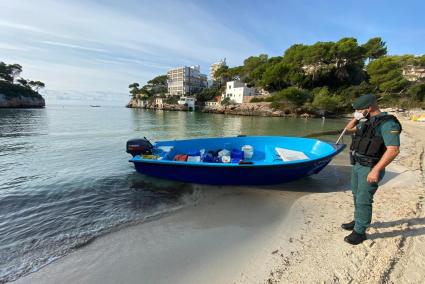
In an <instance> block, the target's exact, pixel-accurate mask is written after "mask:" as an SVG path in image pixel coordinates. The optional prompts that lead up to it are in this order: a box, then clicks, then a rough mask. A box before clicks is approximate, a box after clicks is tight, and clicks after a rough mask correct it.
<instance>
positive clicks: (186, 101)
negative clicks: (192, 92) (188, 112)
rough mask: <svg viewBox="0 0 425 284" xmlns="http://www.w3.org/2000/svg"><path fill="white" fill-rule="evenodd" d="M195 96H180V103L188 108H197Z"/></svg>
mask: <svg viewBox="0 0 425 284" xmlns="http://www.w3.org/2000/svg"><path fill="white" fill-rule="evenodd" d="M195 101H196V100H195V98H191V97H180V99H179V100H178V101H177V103H178V104H179V105H185V106H187V107H188V108H192V109H195Z"/></svg>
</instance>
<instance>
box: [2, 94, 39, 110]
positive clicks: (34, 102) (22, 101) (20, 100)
mask: <svg viewBox="0 0 425 284" xmlns="http://www.w3.org/2000/svg"><path fill="white" fill-rule="evenodd" d="M45 106H46V102H45V101H44V99H43V97H41V96H40V97H36V96H34V97H29V96H16V97H7V96H6V95H4V94H0V108H42V107H45Z"/></svg>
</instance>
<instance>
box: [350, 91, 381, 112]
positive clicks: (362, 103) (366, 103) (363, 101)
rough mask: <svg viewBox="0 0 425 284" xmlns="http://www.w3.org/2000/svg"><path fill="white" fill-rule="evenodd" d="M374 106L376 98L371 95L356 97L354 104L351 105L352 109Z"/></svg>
mask: <svg viewBox="0 0 425 284" xmlns="http://www.w3.org/2000/svg"><path fill="white" fill-rule="evenodd" d="M375 104H376V97H375V95H373V94H367V95H363V96H360V97H358V98H357V99H356V100H355V101H354V103H353V108H354V109H365V108H368V107H370V106H371V105H375Z"/></svg>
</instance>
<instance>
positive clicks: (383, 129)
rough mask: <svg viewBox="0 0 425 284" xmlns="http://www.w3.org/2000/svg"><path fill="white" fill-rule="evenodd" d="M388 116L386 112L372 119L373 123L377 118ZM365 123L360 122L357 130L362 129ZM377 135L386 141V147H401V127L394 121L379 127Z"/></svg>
mask: <svg viewBox="0 0 425 284" xmlns="http://www.w3.org/2000/svg"><path fill="white" fill-rule="evenodd" d="M382 115H387V113H386V112H381V113H380V114H378V115H376V116H373V117H371V118H370V120H371V122H373V120H374V118H375V117H378V116H382ZM363 124H364V122H360V123H359V124H358V125H357V128H359V129H361V128H362V126H363ZM376 134H377V135H379V136H381V137H382V139H383V140H384V144H385V146H400V126H399V125H398V123H396V122H395V121H394V120H392V119H391V120H387V121H384V122H382V123H380V124H379V125H378V131H376Z"/></svg>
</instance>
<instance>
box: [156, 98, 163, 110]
mask: <svg viewBox="0 0 425 284" xmlns="http://www.w3.org/2000/svg"><path fill="white" fill-rule="evenodd" d="M155 105H156V106H157V107H159V108H162V105H163V102H162V98H155Z"/></svg>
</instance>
